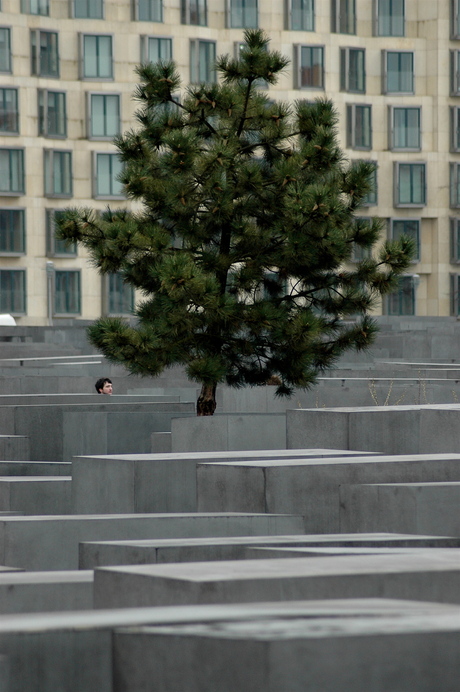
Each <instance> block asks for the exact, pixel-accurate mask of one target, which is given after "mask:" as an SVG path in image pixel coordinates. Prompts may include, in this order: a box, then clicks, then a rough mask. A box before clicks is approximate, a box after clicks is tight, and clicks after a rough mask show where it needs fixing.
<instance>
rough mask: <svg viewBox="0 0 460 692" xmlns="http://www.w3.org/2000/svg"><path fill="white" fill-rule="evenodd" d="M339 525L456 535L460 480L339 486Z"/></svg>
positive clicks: (459, 522) (459, 531) (458, 530)
mask: <svg viewBox="0 0 460 692" xmlns="http://www.w3.org/2000/svg"><path fill="white" fill-rule="evenodd" d="M340 527H341V529H342V530H343V531H347V532H351V531H397V532H399V531H404V532H408V533H415V534H422V533H423V534H427V533H442V534H443V535H445V536H460V482H452V481H451V482H450V483H381V484H372V485H343V486H342V487H341V488H340Z"/></svg>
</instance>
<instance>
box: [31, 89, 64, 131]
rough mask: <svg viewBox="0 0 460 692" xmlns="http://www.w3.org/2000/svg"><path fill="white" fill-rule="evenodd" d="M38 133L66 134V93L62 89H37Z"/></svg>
mask: <svg viewBox="0 0 460 692" xmlns="http://www.w3.org/2000/svg"><path fill="white" fill-rule="evenodd" d="M38 134H40V135H43V136H44V137H66V136H67V114H66V95H65V93H64V92H63V91H49V90H48V89H39V90H38Z"/></svg>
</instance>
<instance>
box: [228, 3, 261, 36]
mask: <svg viewBox="0 0 460 692" xmlns="http://www.w3.org/2000/svg"><path fill="white" fill-rule="evenodd" d="M227 26H228V27H230V28H232V29H256V28H257V0H229V2H228V11H227Z"/></svg>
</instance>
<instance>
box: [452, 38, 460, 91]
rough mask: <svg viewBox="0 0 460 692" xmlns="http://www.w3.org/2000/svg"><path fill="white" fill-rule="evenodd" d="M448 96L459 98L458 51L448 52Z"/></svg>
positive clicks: (459, 53)
mask: <svg viewBox="0 0 460 692" xmlns="http://www.w3.org/2000/svg"><path fill="white" fill-rule="evenodd" d="M450 95H451V96H460V50H457V49H452V50H450Z"/></svg>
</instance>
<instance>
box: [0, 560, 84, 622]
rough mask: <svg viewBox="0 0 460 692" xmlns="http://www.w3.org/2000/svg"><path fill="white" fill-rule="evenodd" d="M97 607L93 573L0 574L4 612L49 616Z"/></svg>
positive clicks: (1, 602) (0, 594)
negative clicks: (46, 614) (50, 614)
mask: <svg viewBox="0 0 460 692" xmlns="http://www.w3.org/2000/svg"><path fill="white" fill-rule="evenodd" d="M92 607H93V572H92V571H83V570H76V571H70V570H69V571H65V572H58V571H55V572H11V573H9V574H6V573H2V574H0V613H2V614H6V613H45V612H52V611H65V610H87V609H92Z"/></svg>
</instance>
